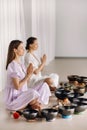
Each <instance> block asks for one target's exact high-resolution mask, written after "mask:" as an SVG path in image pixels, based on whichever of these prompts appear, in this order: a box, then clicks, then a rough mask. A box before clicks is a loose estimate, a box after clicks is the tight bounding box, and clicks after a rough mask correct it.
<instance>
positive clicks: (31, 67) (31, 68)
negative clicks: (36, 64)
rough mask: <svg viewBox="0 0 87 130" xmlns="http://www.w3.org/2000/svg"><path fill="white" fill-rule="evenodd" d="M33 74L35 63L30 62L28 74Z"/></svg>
mask: <svg viewBox="0 0 87 130" xmlns="http://www.w3.org/2000/svg"><path fill="white" fill-rule="evenodd" d="M32 74H33V65H32V64H31V63H30V64H29V66H28V68H27V76H31V75H32Z"/></svg>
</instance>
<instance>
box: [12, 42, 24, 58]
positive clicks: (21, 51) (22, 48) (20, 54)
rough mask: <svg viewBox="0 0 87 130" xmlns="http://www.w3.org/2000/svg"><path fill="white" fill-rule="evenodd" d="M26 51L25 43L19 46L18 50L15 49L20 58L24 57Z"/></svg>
mask: <svg viewBox="0 0 87 130" xmlns="http://www.w3.org/2000/svg"><path fill="white" fill-rule="evenodd" d="M24 51H25V49H24V45H23V43H21V44H20V45H19V46H18V48H17V49H14V52H15V54H16V55H18V56H23V55H24Z"/></svg>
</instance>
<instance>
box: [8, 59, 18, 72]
mask: <svg viewBox="0 0 87 130" xmlns="http://www.w3.org/2000/svg"><path fill="white" fill-rule="evenodd" d="M15 69H17V63H16V62H15V61H14V60H13V61H12V62H11V63H9V65H8V70H15Z"/></svg>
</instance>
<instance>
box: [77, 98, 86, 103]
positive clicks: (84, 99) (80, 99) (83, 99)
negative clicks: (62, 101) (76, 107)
mask: <svg viewBox="0 0 87 130" xmlns="http://www.w3.org/2000/svg"><path fill="white" fill-rule="evenodd" d="M78 99H79V101H80V102H81V103H87V98H78Z"/></svg>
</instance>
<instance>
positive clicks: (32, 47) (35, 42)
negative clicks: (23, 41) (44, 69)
mask: <svg viewBox="0 0 87 130" xmlns="http://www.w3.org/2000/svg"><path fill="white" fill-rule="evenodd" d="M30 49H32V50H37V49H38V41H37V40H34V43H33V44H31V45H30Z"/></svg>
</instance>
